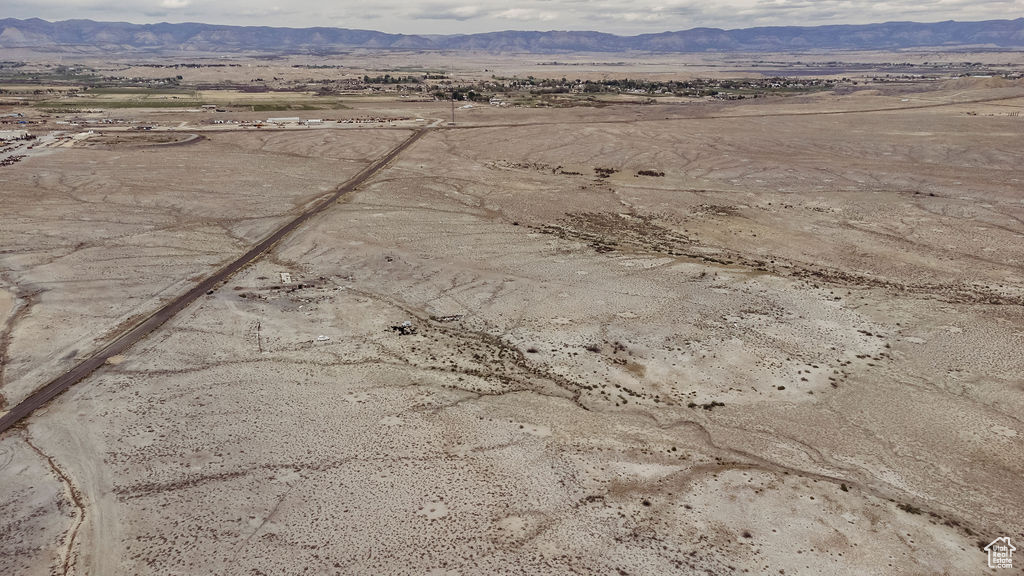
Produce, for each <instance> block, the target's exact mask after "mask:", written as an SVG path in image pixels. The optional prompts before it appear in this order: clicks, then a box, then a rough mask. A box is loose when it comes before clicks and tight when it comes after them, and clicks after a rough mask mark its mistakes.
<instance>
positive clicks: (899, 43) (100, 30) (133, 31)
mask: <svg viewBox="0 0 1024 576" xmlns="http://www.w3.org/2000/svg"><path fill="white" fill-rule="evenodd" d="M939 46H941V47H958V46H964V47H966V46H983V47H990V48H1000V49H1007V48H1021V47H1024V18H1018V19H1016V20H988V21H985V22H955V21H948V22H936V23H927V24H926V23H918V22H886V23H884V24H864V25H848V26H771V27H763V28H743V29H737V30H720V29H718V28H694V29H691V30H682V31H678V32H662V33H659V34H642V35H639V36H616V35H614V34H605V33H601V32H566V31H551V32H519V31H506V32H493V33H487V34H464V35H451V36H417V35H407V34H385V33H383V32H374V31H372V30H349V29H345V28H271V27H265V26H218V25H212V24H194V23H187V24H167V23H161V24H127V23H124V22H93V21H92V20H65V21H62V22H47V21H45V20H40V19H38V18H31V19H28V20H18V19H14V18H7V19H3V20H0V48H18V47H27V48H45V49H58V50H59V49H61V48H67V49H77V50H86V51H90V50H97V49H101V50H105V51H109V50H117V51H163V50H185V51H202V52H241V51H258V52H264V53H266V52H271V53H294V52H311V51H312V52H329V51H333V50H345V49H352V48H370V49H403V50H410V49H412V50H459V51H464V50H475V51H483V52H533V53H560V52H625V51H643V52H707V51H750V52H779V51H788V50H811V49H831V50H883V49H887V50H893V49H903V48H914V47H939Z"/></svg>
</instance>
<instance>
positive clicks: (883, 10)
mask: <svg viewBox="0 0 1024 576" xmlns="http://www.w3.org/2000/svg"><path fill="white" fill-rule="evenodd" d="M0 6H3V8H2V9H0V17H13V18H30V17H38V18H43V19H46V20H68V19H73V18H88V19H91V20H113V21H125V22H134V23H140V24H141V23H153V22H207V23H212V24H234V25H259V26H290V27H307V26H333V27H339V28H366V29H372V30H380V31H382V32H392V33H405V34H470V33H475V32H491V31H496V30H512V29H514V30H599V31H602V32H612V33H616V34H638V33H645V32H663V31H666V30H685V29H688V28H695V27H699V26H710V27H717V28H746V27H750V26H774V25H817V24H867V23H872V22H887V21H893V20H915V21H919V22H936V21H940V20H961V21H967V20H990V19H1002V18H1006V19H1013V18H1018V17H1021V16H1024V0H888V1H881V2H873V1H867V0H722V1H719V2H702V1H697V0H597V1H593V2H590V1H585V0H519V1H516V2H508V1H497V0H494V1H491V0H487V1H478V2H466V1H462V0H407V1H404V2H400V1H395V0H377V1H373V2H366V1H358V2H357V1H351V0H335V1H334V2H330V3H324V2H322V1H319V0H216V1H211V0H142V1H133V0H0Z"/></svg>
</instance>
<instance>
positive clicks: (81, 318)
mask: <svg viewBox="0 0 1024 576" xmlns="http://www.w3.org/2000/svg"><path fill="white" fill-rule="evenodd" d="M973 56H975V57H974V58H973V59H972V61H976V62H978V63H979V64H977V66H982V67H984V66H989V67H990V68H991V67H992V66H997V63H999V62H1003V61H1004V60H1005V59H1006V55H1005V54H990V55H978V54H974V55H973ZM901 57H904V58H907V59H914V58H916V60H914V62H924V61H932V62H933V64H932V65H931V66H932V67H933V68H934V70H932V69H931V68H930V69H929V70H932V72H934V74H935V75H934V76H932V77H928V78H922V77H917V78H913V77H910V76H908V77H906V78H901V79H899V81H896V80H894V79H893V78H892V77H891V76H890V77H889V79H886V78H885V74H888V73H891V71H890V70H887V69H886V67H884V66H882V65H877V63H876V65H874V67H871V66H867V65H865V70H866V71H863V72H858V75H857V76H855V77H854V76H853V74H852V73H851V72H849V71H848V70H839V71H838V72H837V73H835V74H824V73H823V74H821V75H820V77H821V78H824V79H827V82H826V81H824V80H823V81H821V82H818V83H813V82H811V81H801V82H799V84H800V86H797V85H796V84H797V83H798V82H796V81H792V82H790V83H789V84H785V85H783V84H781V83H779V86H778V87H773V86H771V85H770V83H764V82H760V81H752V80H749V79H751V78H756V77H757V74H755V73H746V74H744V75H738V74H735V73H734V72H735V71H736V70H748V71H749V70H750V66H749V63H743V62H730V63H728V65H729V66H731V68H729V69H728V70H725V71H723V66H724V64H723V63H722V62H719V61H717V60H714V59H711V60H707V61H698V60H694V61H689V64H688V65H689V66H690V68H689V69H688V73H687V74H680V75H678V76H679V78H678V79H676V80H673V79H672V78H673V72H672V71H673V70H675V69H677V67H678V66H679V64H680V63H679V61H671V62H655V63H653V64H651V63H648V64H643V65H641V64H640V63H636V66H637V69H638V70H640V71H642V73H643V74H638V73H634V77H639V76H641V75H643V76H644V77H646V78H648V79H650V81H651V82H660V83H661V84H658V86H657V87H653V85H645V87H644V90H645V92H644V93H643V94H642V95H641V94H633V93H630V92H629V90H638V89H639V88H635V87H631V88H623V89H622V90H619V91H615V92H614V93H613V92H612V91H611V90H612V88H607V87H608V86H613V87H614V86H617V84H612V83H611V82H610V81H608V78H616V76H615V75H616V74H618V75H620V76H622V77H623V78H624V77H625V76H626V74H625V73H620V71H621V70H622V67H621V65H619V64H616V65H615V66H608V65H604V64H601V63H599V62H593V63H589V64H585V65H580V64H578V63H577V64H571V63H570V64H567V63H565V62H562V63H559V62H553V63H545V64H544V65H543V66H542V65H540V64H537V63H536V62H527V61H511V60H506V61H504V62H503V61H500V60H499V59H496V58H495V59H482V60H480V61H473V60H472V59H470V58H469V57H466V58H465V59H462V60H457V61H456V64H455V65H454V68H455V70H456V71H455V72H451V71H449V72H447V73H446V74H447V75H448V76H447V77H446V78H440V79H438V80H436V81H435V80H431V79H430V78H427V77H426V76H424V78H426V79H425V80H424V82H433V84H432V85H431V88H429V89H427V90H422V91H419V92H418V94H419V96H417V97H415V98H414V97H410V96H409V95H408V94H404V93H403V92H402V91H401V90H398V89H397V88H396V87H395V85H394V84H393V83H392V84H387V83H384V82H383V81H381V82H378V83H377V84H379V86H377V87H378V88H379V89H378V90H374V89H373V86H368V85H367V84H368V83H367V82H362V84H359V85H357V84H358V83H359V82H360V80H359V78H364V80H371V79H373V78H374V77H375V76H379V75H380V74H382V73H383V72H382V71H383V70H387V69H389V68H388V66H386V65H387V64H393V63H394V61H397V60H399V59H400V58H399V57H398V56H388V55H374V56H367V57H365V58H364V59H363V60H362V62H363V64H362V66H363V67H362V68H358V69H355V68H353V69H352V70H342V71H341V72H339V69H338V68H328V67H325V68H317V69H312V68H309V67H303V66H305V65H306V64H308V62H307V61H305V60H302V61H299V60H294V61H288V62H285V63H281V62H270V63H263V64H260V65H265V66H266V69H260V72H259V74H260V76H261V77H264V76H265V77H266V78H268V79H269V78H274V80H267V81H265V82H264V83H265V84H272V86H271V87H270V88H268V90H269V91H268V92H266V93H253V92H242V91H240V85H234V84H232V85H229V86H228V85H226V86H222V87H221V89H220V90H218V89H217V88H216V87H211V86H209V84H210V83H212V82H213V81H214V80H218V81H226V80H225V79H227V80H231V82H236V83H243V82H250V83H251V82H252V78H253V77H254V76H255V73H254V72H253V71H252V70H250V69H249V68H248V67H243V66H241V65H240V66H238V67H230V66H229V67H225V68H224V69H220V68H209V67H198V66H197V67H182V68H178V69H175V70H172V71H167V70H162V69H157V68H155V67H147V66H143V65H141V64H140V65H137V66H133V67H131V68H130V69H127V70H121V71H118V72H117V74H121V75H123V76H124V77H126V78H137V77H143V76H146V75H149V76H152V77H153V78H163V77H174V76H177V75H178V74H181V75H182V76H183V78H182V79H181V82H184V83H186V84H188V83H189V82H192V83H193V84H194V85H193V86H191V87H188V86H186V88H185V89H184V90H185V92H187V93H188V94H189V95H188V103H189V104H188V105H187V106H163V105H158V106H153V107H147V106H145V105H144V102H145V101H146V100H148V99H151V98H156V97H157V96H158V93H157V92H154V90H156V88H155V87H153V86H142V87H136V88H132V90H134V92H131V93H130V94H129V93H128V92H127V91H126V90H124V89H122V90H120V91H114V92H111V93H108V94H105V95H93V96H89V95H88V91H86V92H84V93H85V94H86V96H82V95H81V94H82V93H83V92H82V91H78V92H75V93H74V94H68V93H67V87H68V84H64V83H57V82H56V81H55V80H54V82H55V83H54V84H52V86H50V88H51V89H52V90H53V91H52V92H50V93H43V94H35V93H34V91H35V90H38V89H39V88H32V89H31V90H30V89H28V88H26V86H22V85H15V84H13V83H9V84H7V85H0V88H3V89H4V90H5V92H4V93H3V94H0V98H2V99H3V101H4V104H3V106H0V112H3V113H8V112H9V113H10V114H12V115H11V116H5V117H4V120H5V123H4V124H5V125H4V126H0V129H3V130H9V131H11V133H10V134H8V135H7V136H8V138H6V139H5V143H4V144H3V146H0V160H2V159H3V158H15V157H17V158H18V159H17V160H16V161H12V162H10V163H9V164H7V165H2V166H0V190H3V192H2V194H3V205H4V209H3V211H2V213H0V246H2V249H0V326H2V329H3V331H2V333H0V360H2V368H0V416H3V415H4V414H13V413H14V412H15V411H16V410H17V409H18V406H19V405H25V406H28V405H31V410H29V411H28V412H27V413H30V414H31V415H30V416H27V417H25V418H23V419H20V420H19V421H18V422H17V423H16V424H13V425H12V426H11V427H10V428H8V429H6V430H5V431H0V487H2V488H0V512H2V513H0V573H3V574H63V575H68V574H122V573H123V574H196V573H214V574H301V573H318V574H336V573H337V574H410V573H415V574H438V575H440V574H497V573H512V572H511V571H510V569H509V567H510V566H514V567H516V570H518V573H523V574H564V573H587V574H616V573H618V574H696V573H709V574H741V573H749V574H785V575H799V574H805V575H810V574H822V573H829V574H850V575H855V574H907V575H912V574H950V575H954V574H966V573H988V572H986V571H985V561H986V560H985V558H986V553H985V551H984V547H985V546H986V545H987V544H988V543H989V542H991V541H992V540H993V539H995V538H997V537H1003V536H1008V537H1012V538H1014V539H1016V540H1018V541H1024V521H1022V520H1021V517H1020V514H1019V513H1018V508H1019V507H1018V506H1016V505H1015V503H1017V502H1021V501H1024V486H1022V485H1021V483H1020V478H1021V477H1022V476H1024V464H1022V462H1024V444H1022V442H1021V437H1022V436H1021V435H1022V434H1024V425H1022V422H1021V418H1020V415H1021V414H1024V400H1022V398H1024V397H1022V395H1021V392H1022V391H1024V376H1022V375H1024V355H1022V354H1021V352H1020V351H1021V348H1022V346H1024V272H1022V270H1024V195H1022V193H1021V189H1022V188H1021V182H1022V180H1024V167H1022V166H1021V165H1020V162H1019V159H1020V158H1021V157H1024V139H1022V138H1021V134H1022V130H1024V120H1022V119H1021V118H1020V116H1019V111H1020V109H1021V108H1022V107H1024V80H1021V79H1020V78H1019V74H1018V72H1019V70H1018V69H1017V66H1018V65H1019V64H1014V65H1013V66H1011V65H1009V64H998V66H997V67H998V69H996V70H993V69H990V68H982V69H980V70H981V71H982V72H990V73H991V74H979V75H983V76H986V77H984V78H982V77H971V76H970V75H969V74H966V75H965V73H964V70H961V69H960V68H957V69H956V70H955V72H956V73H954V74H950V73H948V70H946V69H944V68H943V66H941V65H935V64H934V61H935V54H921V55H917V56H912V55H901ZM687 58H690V59H691V60H692V59H693V58H695V57H687ZM861 58H862V60H865V61H873V60H875V59H877V55H871V56H870V57H869V56H867V55H861ZM390 59H393V60H390ZM780 59H782V57H780ZM240 62H242V63H243V64H253V63H255V62H252V61H244V62H243V61H240ZM870 63H871V62H869V64H870ZM418 64H419V65H420V67H421V68H422V69H423V71H425V72H424V74H428V75H429V73H430V71H432V70H434V71H436V70H437V69H438V68H439V67H440V65H439V63H438V62H434V61H427V62H422V63H418ZM627 64H629V62H627ZM791 65H792V64H791V63H783V64H778V66H779V67H784V66H791ZM38 66H39V67H40V69H42V68H43V66H42V65H41V64H40V65H38ZM82 66H83V69H84V68H85V67H88V68H89V69H90V70H92V72H89V74H90V75H91V76H90V77H97V78H98V77H105V76H103V75H104V74H106V75H107V76H110V77H113V75H114V72H103V71H104V70H106V68H104V66H105V65H104V64H103V63H97V62H89V63H86V64H83V65H82ZM110 66H112V65H110ZM502 66H504V68H502ZM702 66H703V67H702ZM548 68H550V69H551V70H552V71H553V72H552V73H551V74H549V75H547V76H545V75H542V72H544V71H545V70H546V69H548ZM584 68H585V69H586V70H585V73H583V74H580V75H579V76H580V77H581V79H580V82H579V83H578V84H577V83H574V82H569V81H567V82H565V83H560V79H561V78H562V76H563V71H564V70H570V71H579V70H582V69H584ZM484 70H487V71H486V72H484ZM972 70H973V68H972ZM97 71H99V72H97ZM783 71H784V70H783ZM442 72H443V70H442ZM829 72H832V70H829ZM968 72H970V70H968ZM411 73H412V72H408V71H405V72H403V74H411ZM68 74H69V73H67V72H66V71H65V76H67V75H68ZM190 74H191V76H190ZM371 74H373V75H375V76H371ZM437 74H438V75H440V72H438V73H437ZM232 75H237V78H236V77H235V76H232ZM300 75H301V76H300ZM317 75H323V76H322V77H321V76H317ZM346 75H348V76H351V78H348V76H346ZM491 76H496V77H501V78H512V77H516V78H526V77H528V76H529V77H533V78H547V77H550V78H553V79H555V80H552V86H555V87H559V90H558V91H555V92H538V91H537V86H539V85H540V84H539V83H536V82H535V84H534V85H533V87H532V88H531V87H527V88H525V89H522V90H520V89H519V88H515V87H513V88H509V85H511V84H509V83H508V82H507V81H506V85H503V86H502V87H501V90H498V89H497V88H494V90H495V91H494V92H493V93H487V92H483V90H484V89H485V88H486V87H485V86H484V84H482V83H486V82H488V81H489V78H490V77H491ZM844 76H846V77H847V78H846V80H843V78H844ZM307 77H309V79H310V80H314V81H320V80H323V81H325V85H327V84H326V82H327V81H330V82H331V84H330V85H331V86H333V88H332V91H331V93H330V94H329V95H327V96H316V95H315V92H309V91H303V90H300V89H298V88H295V87H294V86H290V85H288V83H289V82H292V81H295V82H300V81H301V82H302V83H305V84H309V82H306V80H307ZM744 78H746V79H747V80H744ZM446 79H447V80H450V81H451V82H452V84H443V83H442V82H443V80H446ZM572 79H573V80H575V78H572ZM49 80H53V79H52V78H50V79H49ZM350 80H351V82H355V83H357V84H352V83H351V82H349V81H350ZM588 81H589V82H592V85H593V86H597V85H598V83H600V85H601V86H602V88H601V89H600V90H598V89H597V88H594V89H593V90H591V92H589V93H588V92H587V91H586V90H585V87H586V86H587V82H588ZM618 81H619V80H616V82H618ZM12 82H13V81H12ZM275 82H276V84H274V83H275ZM459 82H462V84H458V83H459ZM670 82H676V83H675V84H669V83H670ZM682 82H690V83H691V84H689V85H688V87H683V85H682ZM724 82H735V84H730V85H729V86H734V87H733V88H729V87H723V86H724V84H723V83H724ZM743 82H746V83H745V84H744V83H743ZM407 83H408V82H407ZM198 84H202V85H201V86H199V85H198ZM228 84H230V82H229V83H228ZM369 84H373V83H369ZM577 85H578V86H581V87H583V88H580V89H579V90H578V91H575V92H574V91H573V87H574V86H577ZM289 86H290V87H289ZM437 86H440V87H441V88H437ZM515 86H518V84H516V85H515ZM550 87H551V86H547V88H550ZM561 87H565V88H566V91H562V90H561ZM666 87H667V88H666ZM284 88H288V90H290V91H285V90H283V89H284ZM442 88H443V89H446V90H448V92H449V94H450V93H452V92H453V91H456V90H464V92H465V94H466V98H467V99H466V100H464V101H461V100H460V101H459V102H458V103H457V104H458V105H457V106H456V105H455V102H453V101H448V100H445V99H441V98H437V97H433V96H431V95H430V94H431V92H432V91H434V90H435V89H437V90H441V89H442ZM648 88H650V91H647V90H648ZM278 89H281V90H278ZM62 90H63V92H62ZM346 90H348V91H346ZM656 90H667V91H663V92H660V93H658V92H656ZM686 90H692V91H693V92H686ZM702 90H703V91H704V92H701V91H702ZM711 90H714V91H715V92H716V94H713V95H712V94H710V93H709V91H711ZM730 90H732V91H731V92H729V94H732V95H734V96H736V95H741V94H742V95H743V96H744V98H734V97H725V94H724V93H725V92H728V91H730ZM470 91H473V92H474V94H477V93H478V92H477V91H480V92H479V94H480V99H479V100H472V99H469V98H468V95H469V93H470ZM720 94H722V96H719V95H720ZM588 95H589V96H592V97H593V99H592V100H587V98H588ZM755 95H756V96H755ZM19 98H21V99H22V100H18V99H19ZM242 98H246V99H250V100H246V101H245V103H241V99H242ZM256 98H264V99H266V100H267V101H268V102H270V101H272V102H274V105H273V106H266V107H263V108H257V104H255V103H254V101H253V100H252V99H256ZM317 98H326V100H317ZM83 99H86V100H88V103H87V105H83V104H81V101H82V100H83ZM104 100H106V101H109V102H119V103H124V102H134V103H135V104H132V105H131V106H129V105H122V104H117V105H113V106H106V107H104V105H103V101H104ZM311 101H316V102H319V103H322V105H320V104H317V105H316V106H314V105H313V104H310V102H311ZM503 104H504V105H503ZM204 106H205V107H204ZM246 107H248V108H246ZM14 114H16V116H15V115H14ZM8 124H9V125H8ZM29 135H32V136H33V138H28V136H29ZM204 282H205V283H204ZM147 322H148V324H147ZM89 361H92V362H93V363H94V364H95V366H94V367H95V370H92V368H90V370H89V371H88V375H87V376H85V377H84V378H82V379H80V381H79V379H78V377H76V378H74V379H73V380H74V381H71V380H72V379H68V384H67V386H66V391H65V392H63V393H62V394H60V395H58V396H56V398H55V399H53V400H52V401H47V402H44V401H38V402H36V403H35V404H33V398H39V396H38V394H39V391H40V390H43V389H44V387H45V386H46V385H47V384H49V383H51V382H54V381H55V379H58V380H59V379H60V378H61V377H62V376H65V375H66V374H68V373H70V371H73V370H75V368H76V366H79V365H81V364H82V363H83V362H89ZM23 403H25V404H23ZM989 572H994V571H991V570H990V571H989Z"/></svg>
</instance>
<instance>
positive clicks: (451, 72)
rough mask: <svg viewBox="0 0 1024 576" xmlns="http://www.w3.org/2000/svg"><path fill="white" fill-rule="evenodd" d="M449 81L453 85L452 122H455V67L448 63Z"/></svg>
mask: <svg viewBox="0 0 1024 576" xmlns="http://www.w3.org/2000/svg"><path fill="white" fill-rule="evenodd" d="M448 82H450V83H451V87H452V124H453V125H454V124H455V67H454V66H452V65H451V64H448Z"/></svg>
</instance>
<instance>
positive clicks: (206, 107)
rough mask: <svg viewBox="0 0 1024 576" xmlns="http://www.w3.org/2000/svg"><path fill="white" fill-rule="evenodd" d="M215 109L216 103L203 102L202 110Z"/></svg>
mask: <svg viewBox="0 0 1024 576" xmlns="http://www.w3.org/2000/svg"><path fill="white" fill-rule="evenodd" d="M216 109H217V105H216V104H203V110H206V111H210V110H216Z"/></svg>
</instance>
